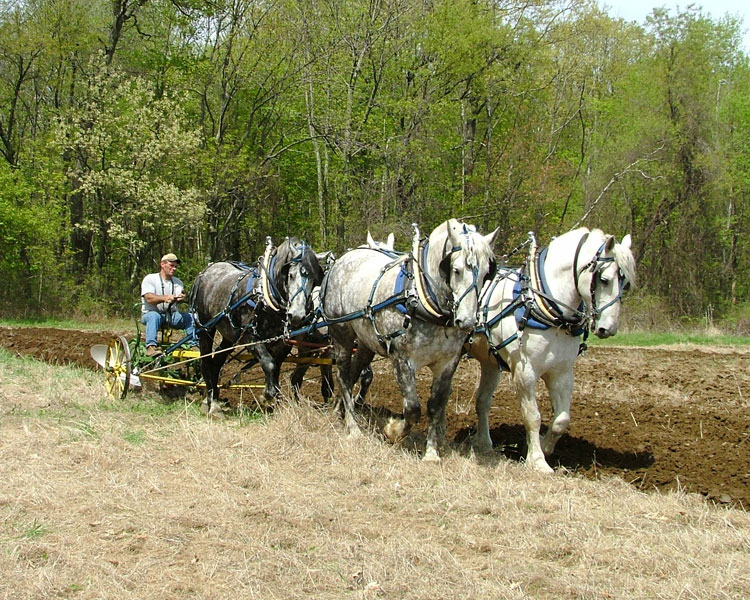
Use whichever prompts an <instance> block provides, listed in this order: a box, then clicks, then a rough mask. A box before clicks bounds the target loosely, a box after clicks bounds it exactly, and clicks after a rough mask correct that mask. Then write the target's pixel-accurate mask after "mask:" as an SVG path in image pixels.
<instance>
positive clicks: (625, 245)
mask: <svg viewBox="0 0 750 600" xmlns="http://www.w3.org/2000/svg"><path fill="white" fill-rule="evenodd" d="M632 244H633V240H632V239H631V238H630V234H629V233H628V234H627V235H626V236H625V237H624V238H622V241H621V242H620V246H622V247H623V248H626V249H628V250H630V247H631V246H632Z"/></svg>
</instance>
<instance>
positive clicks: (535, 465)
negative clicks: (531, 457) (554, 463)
mask: <svg viewBox="0 0 750 600" xmlns="http://www.w3.org/2000/svg"><path fill="white" fill-rule="evenodd" d="M526 466H527V467H528V468H529V469H531V470H532V471H534V472H535V473H541V474H542V475H552V474H553V473H554V472H555V470H554V469H553V468H552V467H550V466H549V465H548V464H547V463H546V461H544V460H537V461H526Z"/></svg>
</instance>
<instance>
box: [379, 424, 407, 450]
mask: <svg viewBox="0 0 750 600" xmlns="http://www.w3.org/2000/svg"><path fill="white" fill-rule="evenodd" d="M407 433H408V432H407V429H406V421H403V420H401V419H393V418H391V419H389V420H388V423H386V425H385V427H384V428H383V434H384V435H385V437H386V438H387V439H388V441H389V442H391V443H392V444H396V443H398V442H400V441H401V440H403V439H404V438H405V437H406V434H407Z"/></svg>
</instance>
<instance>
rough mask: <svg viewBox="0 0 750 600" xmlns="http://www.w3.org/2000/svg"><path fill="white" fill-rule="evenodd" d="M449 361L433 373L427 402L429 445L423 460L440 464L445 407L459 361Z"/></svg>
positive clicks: (443, 440)
mask: <svg viewBox="0 0 750 600" xmlns="http://www.w3.org/2000/svg"><path fill="white" fill-rule="evenodd" d="M459 358H460V357H456V359H455V360H451V361H449V362H448V363H447V364H445V365H443V366H442V367H441V368H440V369H438V370H436V371H433V376H432V389H431V390H430V399H429V400H428V401H427V419H428V425H427V445H426V447H425V453H424V457H423V458H422V460H424V461H427V462H440V454H439V449H440V446H442V445H443V443H444V442H445V407H446V405H447V404H448V398H449V397H450V395H451V382H452V381H453V374H454V373H455V372H456V367H458V359H459Z"/></svg>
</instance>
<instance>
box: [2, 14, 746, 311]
mask: <svg viewBox="0 0 750 600" xmlns="http://www.w3.org/2000/svg"><path fill="white" fill-rule="evenodd" d="M113 7H114V8H116V6H114V5H112V4H111V3H109V2H94V3H93V4H92V3H86V2H81V1H80V0H40V1H39V2H33V3H11V5H8V7H7V10H5V11H4V12H2V13H1V14H0V133H2V136H0V141H1V142H2V143H0V150H2V156H3V158H4V162H3V164H2V165H1V166H0V211H1V212H0V241H2V242H3V245H4V252H3V253H2V254H0V268H1V269H2V274H3V276H4V278H5V281H7V285H8V290H9V291H10V292H11V293H9V294H7V297H6V298H5V299H4V300H3V305H2V310H3V311H5V312H12V313H14V314H23V313H24V312H28V313H29V314H34V313H45V312H75V313H76V314H80V315H102V314H107V313H113V312H114V313H119V314H127V313H128V312H129V307H130V305H131V304H132V301H133V300H134V297H136V296H137V287H138V283H139V281H140V279H141V278H142V276H143V275H144V274H145V273H146V272H149V271H152V270H153V269H154V268H155V264H156V261H157V259H158V257H159V256H161V255H162V254H163V253H164V252H166V251H170V250H171V251H175V252H177V253H178V254H180V255H181V257H182V258H183V264H182V268H181V271H180V276H181V277H182V278H183V279H184V280H185V281H186V282H187V283H188V284H189V282H190V281H191V280H192V278H193V277H194V276H195V275H196V274H197V273H198V272H200V271H201V270H202V268H203V267H204V266H205V265H206V263H207V262H209V261H211V260H220V259H226V258H231V259H238V260H245V261H252V260H254V259H255V258H256V257H257V256H258V255H259V254H260V253H261V252H262V249H263V246H264V243H265V238H266V236H269V235H270V236H272V238H273V239H274V240H275V241H277V242H278V241H279V240H280V239H283V237H284V236H286V235H299V236H302V237H305V238H306V239H307V240H308V241H310V242H312V243H313V244H314V245H315V246H316V247H317V248H320V249H331V250H334V251H337V252H340V251H342V250H344V249H346V248H347V247H351V246H354V245H357V244H359V243H361V242H362V241H363V239H364V236H365V233H366V231H367V230H368V229H369V230H371V231H373V232H374V233H376V234H379V235H384V234H387V233H388V232H390V231H393V232H395V233H396V238H397V244H398V245H399V246H400V247H402V248H404V247H405V246H406V243H407V240H408V239H409V238H410V235H411V230H410V224H411V223H412V222H418V223H419V225H420V228H421V230H422V231H424V232H427V231H429V229H430V228H431V227H433V226H434V225H436V224H438V223H439V222H441V221H442V220H444V219H446V218H448V217H451V216H455V217H463V218H466V219H467V220H469V221H472V222H474V223H476V224H477V225H479V226H480V228H481V229H482V230H484V231H489V230H491V229H494V228H495V227H499V228H500V235H499V236H498V242H497V245H496V249H497V251H498V253H503V252H507V251H509V250H510V249H512V248H513V247H515V246H516V245H518V244H519V243H521V242H522V241H523V240H524V239H525V237H526V232H527V231H529V230H534V231H535V232H536V234H537V238H538V239H539V240H540V241H541V240H546V239H548V238H549V237H551V236H554V235H558V234H560V233H562V232H563V231H565V230H567V229H569V228H570V227H572V226H574V225H576V224H578V223H579V222H580V221H581V219H583V218H584V216H586V220H585V223H584V224H585V225H588V226H591V227H602V228H604V229H606V230H608V231H611V232H613V233H615V234H617V235H618V236H622V235H624V234H625V233H628V232H630V233H632V235H633V240H634V246H635V251H636V258H637V261H638V267H639V268H638V270H639V281H640V285H641V287H642V288H643V289H644V290H646V291H647V292H648V293H649V294H652V295H654V296H655V297H658V298H662V299H666V305H667V306H668V307H669V311H668V312H669V313H670V314H672V315H689V316H692V317H698V318H699V317H700V316H701V315H703V314H705V313H706V311H707V310H708V309H709V308H711V309H712V310H715V311H717V314H718V315H720V314H723V313H725V312H727V311H730V310H732V307H733V306H736V305H737V304H742V303H743V302H745V301H747V300H748V294H750V283H748V282H750V272H749V271H750V266H749V265H750V251H749V248H750V242H748V236H747V235H746V234H747V231H748V208H747V202H748V197H750V152H748V149H747V144H746V140H747V139H748V135H750V104H749V102H750V101H749V100H748V95H747V89H748V88H749V87H750V74H749V72H748V60H747V57H746V56H745V55H744V54H743V52H742V51H741V45H740V37H739V34H740V28H739V23H738V22H737V21H736V20H735V19H733V18H725V19H721V20H718V21H717V20H714V19H712V18H710V17H709V16H707V15H705V14H703V13H702V12H701V10H700V9H696V8H693V7H689V8H688V9H687V10H685V11H679V10H678V11H675V12H669V11H667V10H666V9H658V10H655V11H654V12H653V14H652V16H651V17H650V18H649V20H648V21H647V22H646V23H645V26H640V25H637V24H634V23H625V22H623V21H620V20H613V19H612V18H611V17H609V16H608V15H607V14H606V13H604V12H602V10H601V9H600V8H599V6H598V5H597V4H596V3H594V2H578V3H572V4H569V5H564V6H561V5H559V4H555V3H552V4H550V3H546V2H537V3H532V4H530V5H526V4H518V5H513V4H509V5H507V6H506V5H504V6H502V7H500V6H499V5H498V4H497V3H493V2H488V1H486V0H480V1H469V0H459V1H455V0H453V1H448V0H438V1H436V2H432V3H423V2H414V1H413V0H396V1H395V2H391V3H374V4H373V3H370V4H368V3H361V2H353V1H350V0H344V1H342V2H334V3H331V2H326V1H323V0H312V1H310V2H304V3H298V2H291V1H289V0H282V1H280V2H275V3H271V4H264V3H255V2H249V1H245V0H241V1H238V2H232V3H227V2H218V3H216V2H212V3H209V2H204V1H203V0H191V1H190V2H183V1H181V2H177V3H175V2H170V1H168V0H149V2H145V3H138V4H132V5H131V6H130V8H131V9H132V10H130V11H128V12H126V13H123V15H121V16H123V19H121V20H118V19H115V17H114V13H113V10H112V9H113ZM60 17H62V18H60ZM686 257H689V260H686Z"/></svg>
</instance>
